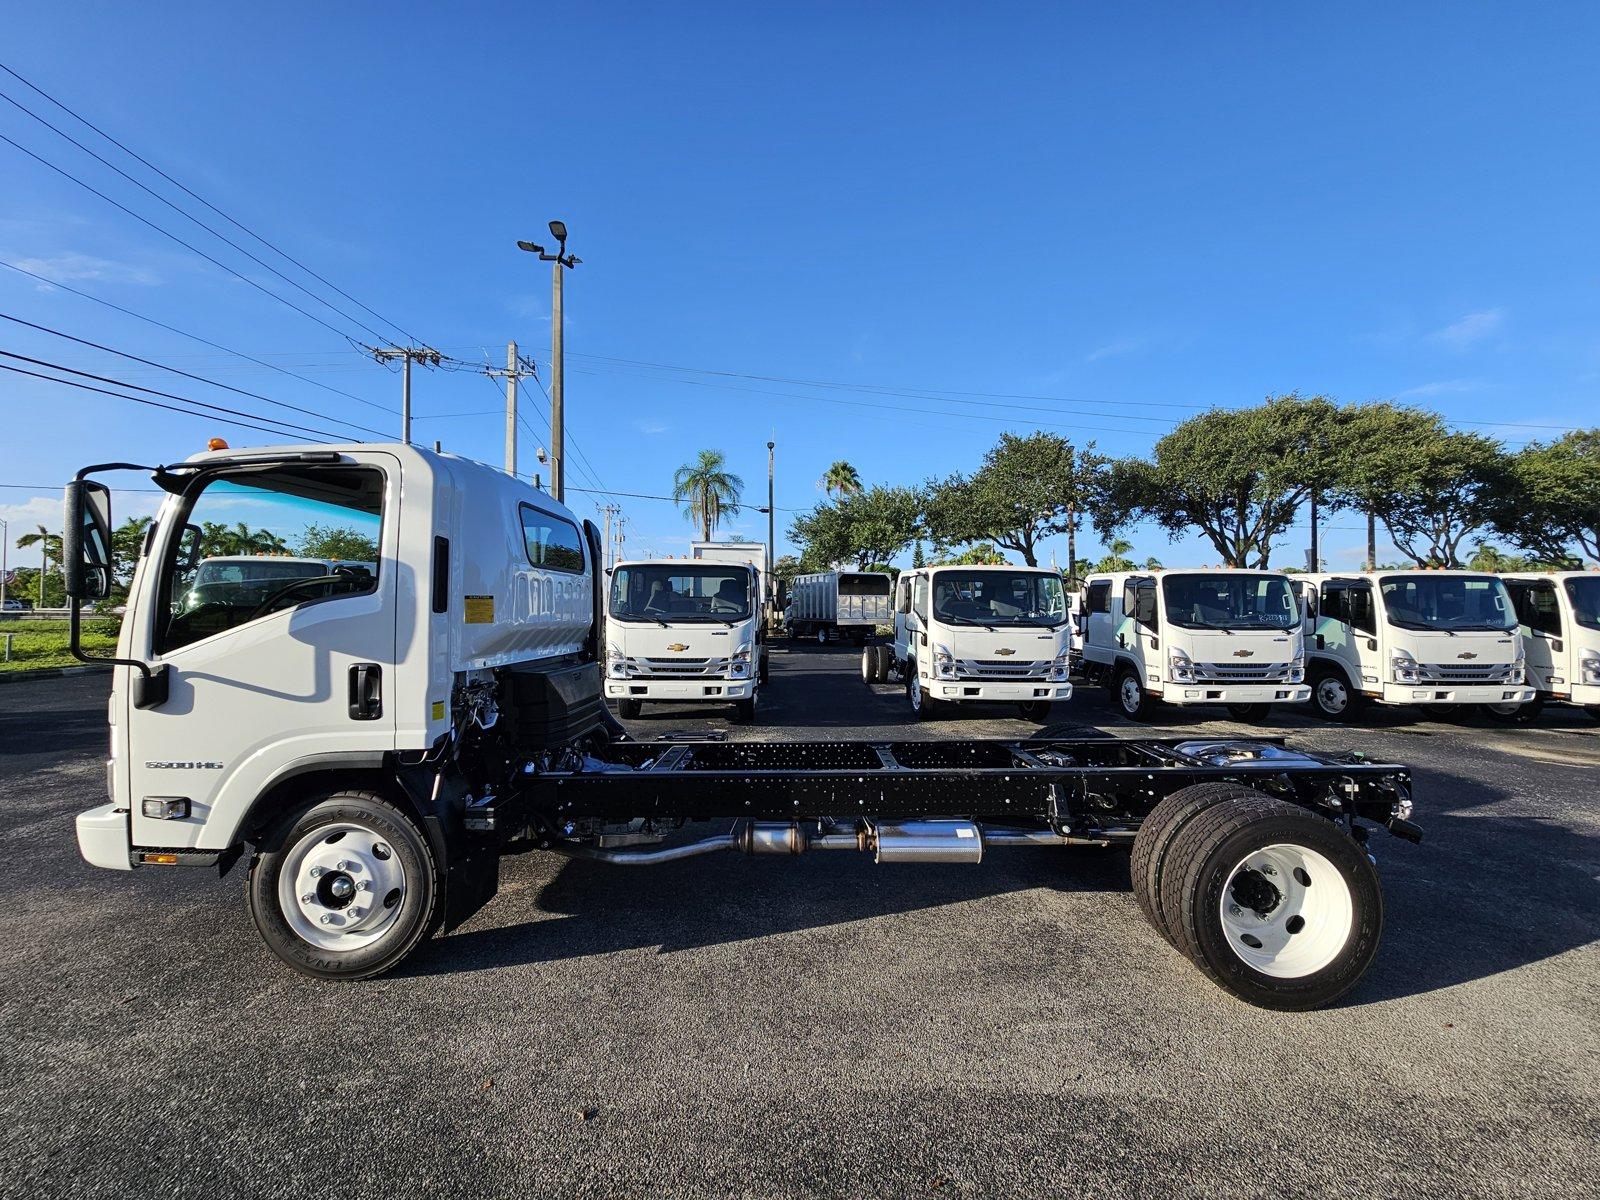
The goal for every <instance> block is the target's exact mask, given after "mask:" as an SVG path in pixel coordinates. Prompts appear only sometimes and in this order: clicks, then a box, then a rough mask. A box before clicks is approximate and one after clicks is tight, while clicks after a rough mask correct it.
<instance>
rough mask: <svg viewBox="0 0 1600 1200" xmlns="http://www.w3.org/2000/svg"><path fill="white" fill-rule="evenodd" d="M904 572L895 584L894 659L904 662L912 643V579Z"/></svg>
mask: <svg viewBox="0 0 1600 1200" xmlns="http://www.w3.org/2000/svg"><path fill="white" fill-rule="evenodd" d="M912 578H913V577H912V576H911V575H910V574H909V573H906V574H902V575H901V576H900V578H899V579H897V580H895V584H894V660H895V662H897V663H903V662H905V660H906V655H907V654H908V653H909V652H910V645H911V628H910V623H911V580H912Z"/></svg>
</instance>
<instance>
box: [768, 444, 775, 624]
mask: <svg viewBox="0 0 1600 1200" xmlns="http://www.w3.org/2000/svg"><path fill="white" fill-rule="evenodd" d="M775 445H777V443H776V442H768V443H767V600H768V601H769V602H771V603H773V604H776V603H777V601H778V590H777V589H778V585H777V583H776V582H775V581H774V580H773V578H772V565H773V564H774V563H775V562H777V561H778V543H777V541H776V540H775V539H776V537H777V534H776V532H775V531H774V524H773V520H774V514H775V513H776V512H777V509H775V508H773V507H772V448H773V447H774V446H775Z"/></svg>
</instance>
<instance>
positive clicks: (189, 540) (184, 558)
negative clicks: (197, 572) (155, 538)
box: [178, 525, 205, 575]
mask: <svg viewBox="0 0 1600 1200" xmlns="http://www.w3.org/2000/svg"><path fill="white" fill-rule="evenodd" d="M204 536H205V535H204V534H202V533H201V532H200V526H198V525H185V526H184V527H183V532H181V533H180V534H178V573H179V574H182V575H187V574H188V573H189V572H190V571H193V570H194V569H195V568H196V567H198V566H199V565H200V539H201V538H202V537H204Z"/></svg>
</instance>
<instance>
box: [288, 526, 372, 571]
mask: <svg viewBox="0 0 1600 1200" xmlns="http://www.w3.org/2000/svg"><path fill="white" fill-rule="evenodd" d="M295 553H296V554H299V555H300V556H301V557H302V558H331V559H335V560H337V561H339V562H377V561H378V543H377V542H375V541H373V540H372V539H371V538H369V537H368V536H367V535H366V534H364V533H357V532H356V531H355V530H354V529H347V528H342V527H340V526H338V525H307V526H306V529H305V532H304V533H302V534H301V535H300V542H299V545H297V546H296V547H295Z"/></svg>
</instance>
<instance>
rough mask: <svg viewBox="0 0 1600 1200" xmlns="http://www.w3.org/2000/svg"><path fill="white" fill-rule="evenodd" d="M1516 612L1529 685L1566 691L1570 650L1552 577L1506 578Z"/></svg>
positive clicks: (1569, 677) (1549, 690)
mask: <svg viewBox="0 0 1600 1200" xmlns="http://www.w3.org/2000/svg"><path fill="white" fill-rule="evenodd" d="M1506 590H1507V591H1509V592H1510V593H1511V603H1512V606H1513V608H1514V610H1515V611H1516V614H1517V626H1518V632H1519V633H1521V635H1522V649H1523V652H1524V653H1525V654H1526V655H1527V658H1528V685H1529V686H1530V687H1532V688H1535V689H1536V690H1538V691H1540V692H1543V693H1569V692H1570V691H1571V688H1572V673H1571V671H1570V670H1568V666H1569V660H1570V657H1571V655H1570V653H1569V652H1568V650H1567V639H1566V638H1565V637H1564V636H1563V629H1562V624H1561V598H1560V597H1559V596H1557V595H1556V586H1555V583H1554V582H1553V581H1552V580H1548V579H1540V580H1527V581H1524V580H1512V579H1508V580H1506Z"/></svg>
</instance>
